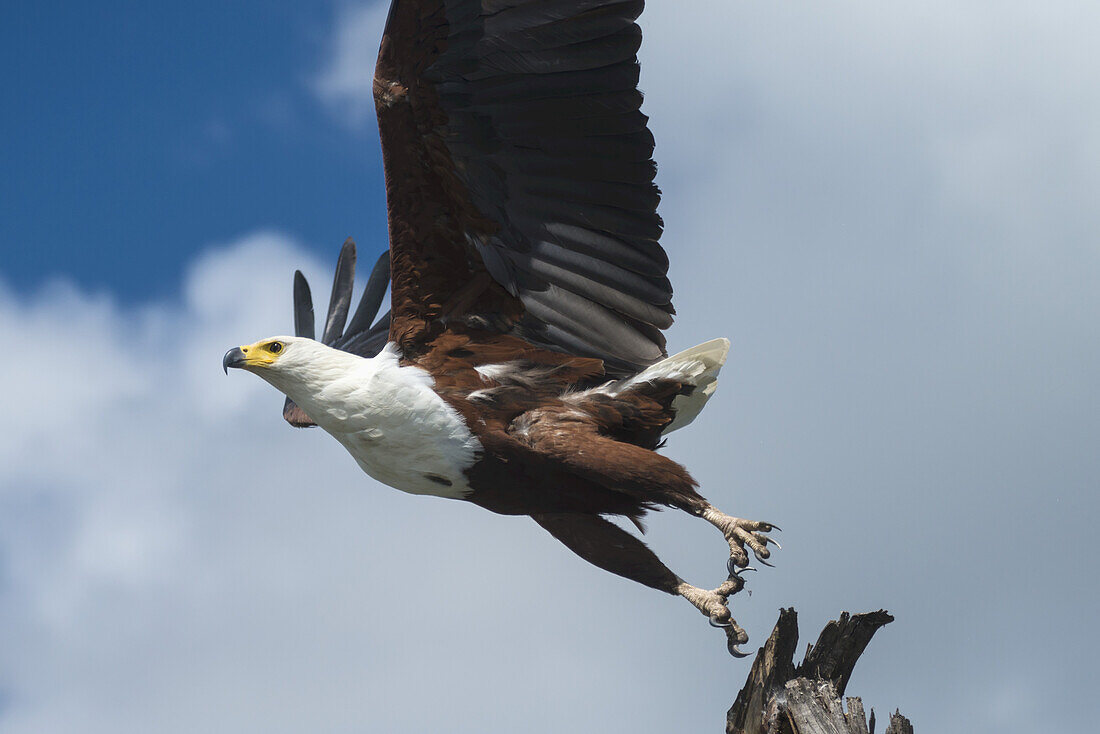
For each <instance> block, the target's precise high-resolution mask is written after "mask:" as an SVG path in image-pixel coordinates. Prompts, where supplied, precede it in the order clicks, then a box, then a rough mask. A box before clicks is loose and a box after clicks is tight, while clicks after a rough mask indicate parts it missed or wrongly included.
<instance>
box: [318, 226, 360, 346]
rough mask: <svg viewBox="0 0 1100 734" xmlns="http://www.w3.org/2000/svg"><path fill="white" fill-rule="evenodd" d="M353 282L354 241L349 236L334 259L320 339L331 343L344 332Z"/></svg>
mask: <svg viewBox="0 0 1100 734" xmlns="http://www.w3.org/2000/svg"><path fill="white" fill-rule="evenodd" d="M354 284H355V243H354V242H352V240H351V238H350V237H349V238H348V239H347V240H346V241H345V242H344V246H343V247H341V248H340V257H339V258H337V260H336V275H334V276H333V278H332V295H331V296H329V301H328V318H327V319H325V330H324V331H323V332H322V336H321V341H322V342H323V343H325V344H333V343H335V342H336V340H337V339H339V338H340V337H341V336H342V335H343V333H344V323H345V322H346V321H347V319H348V311H349V310H350V309H351V289H352V286H353V285H354Z"/></svg>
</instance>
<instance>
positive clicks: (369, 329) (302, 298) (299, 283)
mask: <svg viewBox="0 0 1100 734" xmlns="http://www.w3.org/2000/svg"><path fill="white" fill-rule="evenodd" d="M355 260H356V257H355V243H354V242H353V241H352V240H351V238H348V240H347V241H346V242H344V246H343V247H342V248H341V250H340V257H339V259H338V260H337V261H336V274H335V276H334V277H333V282H332V297H331V298H330V299H329V304H328V313H327V315H326V317H325V332H324V336H323V337H322V340H321V341H322V342H323V343H324V344H327V345H328V346H330V347H334V348H336V349H342V350H344V351H345V352H351V353H352V354H358V355H359V356H361V357H373V356H375V355H377V354H378V353H379V352H380V351H382V347H384V346H386V342H387V341H388V337H389V330H390V314H389V312H388V311H387V312H386V314H385V315H384V316H382V318H381V319H379V320H378V322H377V323H375V324H374V325H373V326H371V322H372V321H374V318H375V316H376V315H377V314H378V308H379V306H381V305H382V298H383V297H384V296H385V293H386V288H387V287H388V286H389V280H390V253H389V251H386V252H383V253H382V254H381V255H380V256H379V258H378V261H377V262H375V264H374V269H373V270H372V271H371V274H370V279H369V280H368V281H367V286H366V288H365V289H364V290H363V296H362V297H361V298H360V300H359V306H358V308H356V309H355V315H354V316H353V317H352V319H351V323H350V324H348V328H347V331H344V323H345V322H346V321H347V317H348V311H349V310H350V306H351V297H352V289H353V287H354V285H355ZM315 328H316V324H315V323H314V315H313V295H312V294H311V292H310V289H309V282H308V281H307V280H306V277H305V276H304V275H302V271H300V270H296V271H295V272H294V334H295V336H302V337H305V338H307V339H313V338H314V333H315ZM283 418H285V419H286V421H287V422H288V423H290V424H291V425H293V426H297V427H299V428H305V427H308V426H313V425H316V424H315V423H314V422H313V421H312V420H310V418H309V416H307V415H306V414H305V412H303V411H302V409H301V408H299V407H298V406H297V405H295V404H294V401H292V400H291V399H290V398H287V399H286V402H284V403H283Z"/></svg>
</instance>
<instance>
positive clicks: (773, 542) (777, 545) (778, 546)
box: [764, 538, 783, 550]
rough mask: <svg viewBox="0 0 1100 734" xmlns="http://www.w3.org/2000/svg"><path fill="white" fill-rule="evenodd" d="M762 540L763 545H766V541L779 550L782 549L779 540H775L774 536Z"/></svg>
mask: <svg viewBox="0 0 1100 734" xmlns="http://www.w3.org/2000/svg"><path fill="white" fill-rule="evenodd" d="M764 541H765V542H764V545H767V544H768V543H771V544H772V545H774V546H775V547H776V548H778V549H779V550H783V546H781V545H779V541H777V540H775V539H774V538H764Z"/></svg>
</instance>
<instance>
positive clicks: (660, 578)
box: [531, 513, 749, 657]
mask: <svg viewBox="0 0 1100 734" xmlns="http://www.w3.org/2000/svg"><path fill="white" fill-rule="evenodd" d="M531 517H532V519H534V521H535V522H537V523H538V524H539V525H541V526H542V527H543V528H544V529H545V530H546V531H548V532H549V533H550V534H551V535H553V536H554V537H555V538H557V539H558V540H559V541H561V542H562V543H564V544H565V546H566V547H567V548H569V549H570V550H571V551H573V552H574V553H576V554H577V555H578V556H580V557H581V558H583V559H584V560H586V561H588V562H589V563H591V564H593V565H595V566H598V567H600V568H602V569H604V570H605V571H610V572H611V573H614V574H616V575H618V576H622V577H624V578H628V579H630V580H632V581H637V582H638V583H640V584H643V585H645V586H649V587H650V588H653V589H657V590H658V591H664V592H666V593H668V594H675V595H677V596H681V597H683V598H684V599H686V600H687V601H688V602H690V603H691V605H692V606H694V607H695V608H696V609H698V610H699V611H700V612H702V613H703V615H704V616H706V617H707V618H708V619H709V620H710V623H711V624H712V625H714V626H715V627H721V628H723V629H725V631H726V637H727V639H728V647H729V651H730V654H731V655H733V656H734V657H743V656H744V653H742V652H741V651H740V650H739V649H738V648H737V645H739V644H742V643H745V642H747V641H748V639H749V636H748V633H746V632H745V630H744V629H742V628H741V626H740V625H738V624H737V622H736V621H734V619H733V616H732V615H731V614H730V610H729V606H728V604H729V597H730V596H731V595H733V594H736V593H737V592H738V591H741V589H743V588H744V586H745V581H744V579H742V578H741V577H740V576H738V575H737V574H730V577H729V578H728V579H726V581H725V582H723V583H722V585H721V586H719V587H718V588H717V589H711V590H707V589H701V588H699V587H697V586H692V585H691V584H689V583H687V582H685V581H684V580H683V579H681V578H680V577H678V576H677V575H676V574H675V573H673V572H672V571H671V570H670V569H669V568H668V566H666V565H665V564H664V563H662V562H661V559H660V558H658V557H657V555H656V554H655V553H654V552H653V551H652V550H650V549H649V547H648V546H647V545H646V544H645V543H643V542H642V541H641V540H639V539H638V538H636V537H634V536H633V535H631V534H630V533H628V532H626V531H625V530H623V529H622V528H620V527H619V526H618V525H615V524H614V523H611V522H608V521H607V520H605V519H603V518H602V517H600V516H599V515H586V514H580V513H541V514H533V515H531Z"/></svg>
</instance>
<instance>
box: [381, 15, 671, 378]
mask: <svg viewBox="0 0 1100 734" xmlns="http://www.w3.org/2000/svg"><path fill="white" fill-rule="evenodd" d="M643 6H644V3H643V2H642V0H394V2H393V5H392V6H391V9H390V17H389V20H388V22H387V26H386V33H385V36H384V38H383V43H382V49H381V52H380V54H379V64H378V68H377V69H376V77H375V98H376V102H377V106H378V118H379V128H380V131H381V134H382V142H383V152H384V156H385V159H386V183H387V192H388V195H389V199H390V235H391V252H392V258H393V260H392V263H393V267H394V283H395V286H394V291H393V312H394V321H393V325H394V327H393V328H394V331H393V336H394V339H395V341H398V342H399V343H401V344H402V346H403V347H405V348H406V350H407V351H409V352H411V353H413V354H415V353H416V351H417V348H418V346H417V345H418V344H423V343H426V342H427V341H428V340H429V339H430V338H431V336H432V334H435V333H438V332H439V330H440V329H441V328H443V327H442V326H439V321H440V319H439V318H438V317H439V316H440V315H441V314H442V313H443V312H444V311H445V310H446V304H448V303H451V302H455V301H456V300H457V296H456V293H458V292H459V290H460V289H461V288H462V286H463V285H464V284H465V283H467V282H471V281H474V280H475V278H474V276H475V275H476V274H477V272H478V271H479V270H481V269H485V270H487V271H488V272H489V273H490V274H491V275H492V277H493V280H495V281H496V282H497V283H498V284H499V288H498V290H496V291H493V292H492V293H489V294H487V295H485V296H484V297H482V298H480V299H474V300H473V301H472V305H471V306H470V307H469V308H468V312H469V313H471V314H472V315H477V314H478V313H488V312H490V311H492V310H493V309H496V310H497V311H504V312H509V313H511V311H509V307H508V306H507V305H506V299H507V298H508V295H507V294H511V295H512V296H515V297H516V298H518V301H519V302H520V304H521V306H520V308H519V309H518V310H517V311H516V312H515V313H514V314H513V317H512V318H511V319H510V320H509V319H498V323H501V322H503V323H504V324H505V326H504V328H506V329H510V331H511V333H515V334H517V335H520V336H522V337H523V338H525V339H527V340H528V341H531V342H532V343H535V344H537V345H540V346H544V347H549V348H551V349H556V350H559V351H565V352H569V353H574V354H578V355H581V356H593V357H599V358H601V359H603V360H604V361H605V362H606V363H607V365H608V366H609V367H612V368H613V370H614V371H621V372H630V371H637V370H638V369H640V368H641V367H643V366H644V365H647V364H649V363H651V362H653V361H655V360H656V359H658V358H660V357H661V356H662V355H663V354H664V337H663V335H662V334H661V332H660V330H661V329H664V328H667V327H668V326H669V325H670V324H671V322H672V314H673V313H674V311H673V308H672V304H671V297H672V288H671V285H670V284H669V281H668V279H667V277H666V275H665V274H666V272H667V270H668V258H667V256H666V254H665V252H664V250H663V249H662V248H661V246H660V245H659V244H658V239H659V238H660V235H661V231H662V222H661V219H660V217H659V216H658V215H657V213H656V208H657V204H658V201H659V199H660V193H659V192H658V190H657V187H656V186H655V185H654V183H653V179H654V176H655V173H656V167H655V165H654V163H653V160H652V154H653V136H652V135H651V134H650V132H649V130H648V128H647V118H646V116H645V115H644V114H642V112H641V111H640V106H641V103H642V95H641V93H640V92H639V91H638V89H637V83H638V62H637V58H636V53H637V50H638V47H639V44H640V43H641V31H640V30H639V28H638V26H637V25H636V24H635V22H634V21H635V20H636V19H637V17H638V15H639V14H640V13H641V12H642V8H643ZM410 131H411V132H410ZM414 207H419V208H420V209H422V210H426V212H428V213H431V218H430V219H429V217H428V214H427V213H417V214H414V213H412V211H411V210H412V209H413V208H414ZM444 276H445V277H444ZM502 298H503V299H505V300H501V299H502ZM502 304H503V305H502ZM508 324H511V326H508Z"/></svg>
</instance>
